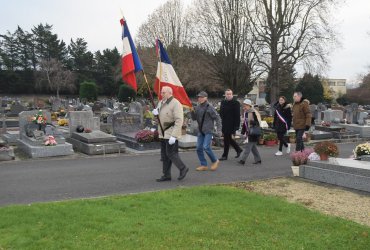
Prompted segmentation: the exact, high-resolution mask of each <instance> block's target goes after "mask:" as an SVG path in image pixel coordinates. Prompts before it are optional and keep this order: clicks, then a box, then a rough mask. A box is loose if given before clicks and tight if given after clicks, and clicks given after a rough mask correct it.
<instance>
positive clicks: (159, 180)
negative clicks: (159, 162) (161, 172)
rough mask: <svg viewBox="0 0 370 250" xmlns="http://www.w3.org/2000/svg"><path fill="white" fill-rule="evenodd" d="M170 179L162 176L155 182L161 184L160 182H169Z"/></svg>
mask: <svg viewBox="0 0 370 250" xmlns="http://www.w3.org/2000/svg"><path fill="white" fill-rule="evenodd" d="M170 180H171V177H166V176H162V177H161V178H159V179H157V180H156V181H158V182H162V181H170Z"/></svg>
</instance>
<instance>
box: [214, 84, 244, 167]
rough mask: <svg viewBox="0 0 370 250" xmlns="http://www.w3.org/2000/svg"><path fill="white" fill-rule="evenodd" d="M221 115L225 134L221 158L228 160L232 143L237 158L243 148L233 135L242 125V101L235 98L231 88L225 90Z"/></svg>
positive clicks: (221, 159)
mask: <svg viewBox="0 0 370 250" xmlns="http://www.w3.org/2000/svg"><path fill="white" fill-rule="evenodd" d="M220 116H221V120H222V134H223V136H224V153H223V154H222V157H221V158H220V159H219V160H220V161H224V160H227V157H228V155H229V148H230V145H231V146H232V147H233V148H234V149H235V151H236V158H238V157H239V156H240V153H241V152H242V151H243V150H242V149H241V148H240V147H239V145H238V144H237V143H236V142H235V141H234V140H233V138H232V135H235V132H236V131H237V130H239V127H240V103H239V101H237V100H234V96H233V91H232V90H231V89H227V90H226V91H225V100H223V101H222V102H221V108H220Z"/></svg>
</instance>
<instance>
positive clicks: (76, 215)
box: [0, 186, 370, 249]
mask: <svg viewBox="0 0 370 250" xmlns="http://www.w3.org/2000/svg"><path fill="white" fill-rule="evenodd" d="M369 233H370V228H369V227H366V226H361V225H359V224H356V223H354V222H350V221H346V220H343V219H340V218H335V217H329V216H325V215H322V214H320V213H318V212H313V211H310V210H308V209H306V208H304V207H302V206H300V205H296V204H291V203H288V202H286V201H284V200H282V199H280V198H277V197H269V196H262V195H258V194H255V193H248V192H246V191H244V190H239V189H235V188H232V187H225V186H211V187H195V188H186V189H177V190H171V191H162V192H154V193H145V194H138V195H129V196H115V197H108V198H100V199H93V200H78V201H66V202H54V203H43V204H32V205H29V206H9V207H3V208H0V249H369V246H370V236H369Z"/></svg>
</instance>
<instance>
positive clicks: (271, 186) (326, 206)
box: [232, 178, 370, 227]
mask: <svg viewBox="0 0 370 250" xmlns="http://www.w3.org/2000/svg"><path fill="white" fill-rule="evenodd" d="M232 186H235V187H238V188H243V189H246V190H248V191H251V192H257V193H262V194H265V195H275V196H279V197H283V198H285V199H287V200H288V201H289V202H294V203H300V204H302V205H304V206H305V207H307V208H309V209H312V210H317V211H320V212H321V213H324V214H328V215H333V216H338V217H341V218H344V219H348V220H352V221H355V222H357V223H360V224H363V225H367V226H369V227H370V193H367V192H359V191H355V190H350V189H345V188H341V187H337V186H334V185H329V184H324V183H319V182H314V181H309V180H304V179H300V178H276V179H269V180H262V181H254V182H242V183H234V184H232Z"/></svg>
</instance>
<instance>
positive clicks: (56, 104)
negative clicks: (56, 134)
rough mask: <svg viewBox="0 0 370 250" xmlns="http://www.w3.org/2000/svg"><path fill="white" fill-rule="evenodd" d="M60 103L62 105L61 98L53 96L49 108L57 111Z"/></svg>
mask: <svg viewBox="0 0 370 250" xmlns="http://www.w3.org/2000/svg"><path fill="white" fill-rule="evenodd" d="M61 105H62V102H61V100H60V99H58V98H55V99H54V100H53V102H52V104H51V110H52V111H54V112H55V111H58V110H59V109H60V107H61Z"/></svg>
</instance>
